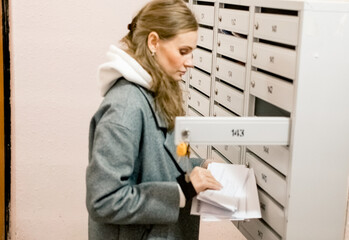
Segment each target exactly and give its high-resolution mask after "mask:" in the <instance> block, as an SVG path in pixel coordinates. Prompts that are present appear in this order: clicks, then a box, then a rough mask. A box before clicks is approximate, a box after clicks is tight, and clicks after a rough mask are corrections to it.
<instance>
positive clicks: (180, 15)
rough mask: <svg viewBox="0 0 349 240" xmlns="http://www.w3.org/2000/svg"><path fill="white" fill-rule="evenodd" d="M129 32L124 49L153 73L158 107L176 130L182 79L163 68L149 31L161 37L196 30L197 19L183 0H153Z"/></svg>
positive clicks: (137, 16)
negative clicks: (178, 80) (159, 62)
mask: <svg viewBox="0 0 349 240" xmlns="http://www.w3.org/2000/svg"><path fill="white" fill-rule="evenodd" d="M128 29H129V30H130V31H129V33H128V34H127V35H126V36H125V37H124V38H123V39H122V40H121V42H122V43H125V44H126V46H127V49H125V50H126V51H127V52H128V53H129V54H130V55H131V56H132V57H134V58H135V59H136V60H137V61H138V62H139V63H140V64H141V65H142V67H143V68H144V69H145V70H146V71H147V72H148V73H149V74H150V75H151V76H152V79H153V82H152V86H151V89H150V90H151V91H152V92H153V95H154V99H155V105H156V108H157V111H159V110H160V111H159V112H161V114H162V117H163V118H164V119H165V121H166V122H167V126H168V127H167V129H168V130H173V128H174V121H175V117H176V116H183V115H184V114H185V112H184V109H183V105H182V100H183V97H182V90H181V88H180V86H179V83H178V82H177V81H175V80H174V79H173V78H172V77H170V76H169V75H168V74H166V73H165V71H163V70H162V68H161V66H160V65H159V64H158V63H157V61H156V60H155V58H154V57H153V56H152V53H151V52H150V50H149V48H148V35H149V33H151V32H156V33H157V34H158V35H159V38H160V39H161V40H169V39H171V38H174V37H175V36H176V35H177V34H180V33H185V32H190V31H197V30H198V23H197V21H196V19H195V16H194V15H193V13H192V12H191V10H190V9H189V8H188V7H187V6H186V4H185V3H184V1H183V0H152V1H150V2H149V3H148V4H147V5H145V6H144V7H143V8H142V9H141V10H140V11H139V13H138V14H137V15H136V16H135V17H134V18H133V20H132V22H131V23H130V24H129V25H128Z"/></svg>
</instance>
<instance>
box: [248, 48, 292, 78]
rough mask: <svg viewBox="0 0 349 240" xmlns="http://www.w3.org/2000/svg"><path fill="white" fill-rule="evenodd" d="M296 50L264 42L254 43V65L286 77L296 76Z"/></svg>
mask: <svg viewBox="0 0 349 240" xmlns="http://www.w3.org/2000/svg"><path fill="white" fill-rule="evenodd" d="M296 61H297V58H296V51H295V50H292V49H288V48H283V47H278V46H272V45H268V44H264V43H258V42H255V43H253V54H252V65H253V66H255V67H258V68H261V69H264V70H266V71H269V72H272V73H275V74H278V75H281V76H283V77H286V78H290V79H295V77H296Z"/></svg>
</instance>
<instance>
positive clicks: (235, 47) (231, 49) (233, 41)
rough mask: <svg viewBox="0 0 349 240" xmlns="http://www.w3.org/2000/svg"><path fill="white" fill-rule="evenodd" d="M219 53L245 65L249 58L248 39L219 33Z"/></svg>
mask: <svg viewBox="0 0 349 240" xmlns="http://www.w3.org/2000/svg"><path fill="white" fill-rule="evenodd" d="M217 52H218V53H219V54H222V55H225V56H227V57H231V58H234V59H236V60H238V61H241V62H244V63H245V62H246V56H247V39H245V38H239V37H234V36H232V35H228V34H223V33H218V41H217Z"/></svg>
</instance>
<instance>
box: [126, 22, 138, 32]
mask: <svg viewBox="0 0 349 240" xmlns="http://www.w3.org/2000/svg"><path fill="white" fill-rule="evenodd" d="M136 27H137V23H133V22H132V23H130V24H129V25H127V28H128V30H130V31H131V32H133V31H134V30H135V29H136Z"/></svg>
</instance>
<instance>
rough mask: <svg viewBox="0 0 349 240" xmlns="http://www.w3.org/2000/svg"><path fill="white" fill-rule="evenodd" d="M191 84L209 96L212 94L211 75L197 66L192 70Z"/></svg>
mask: <svg viewBox="0 0 349 240" xmlns="http://www.w3.org/2000/svg"><path fill="white" fill-rule="evenodd" d="M189 79H190V82H189V83H190V85H192V86H193V87H195V88H197V89H199V90H200V91H201V92H203V93H204V94H206V95H207V96H210V95H211V76H210V75H208V74H206V73H204V72H201V71H199V70H197V69H195V68H193V69H191V71H190V76H189Z"/></svg>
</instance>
